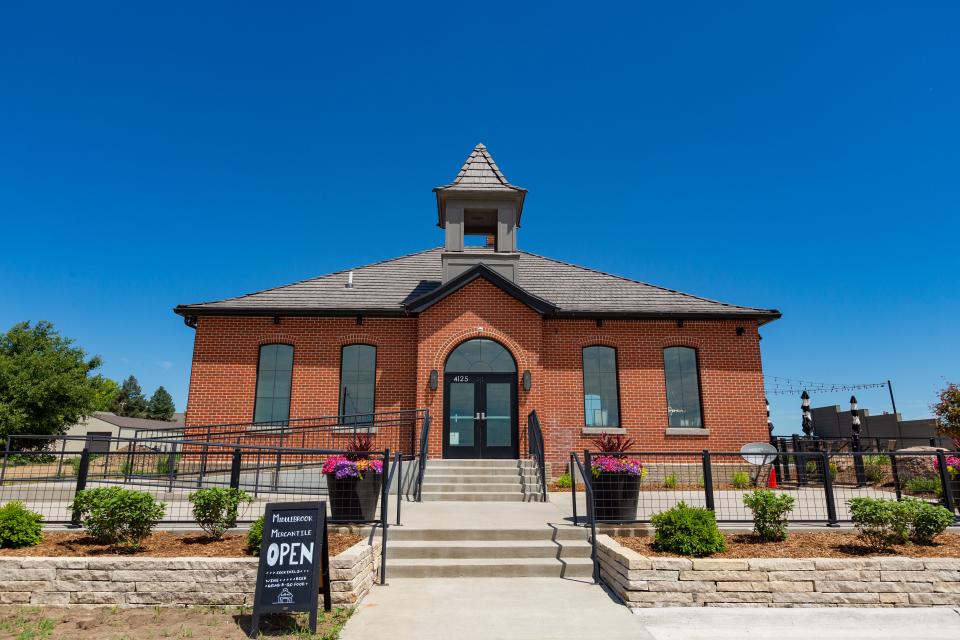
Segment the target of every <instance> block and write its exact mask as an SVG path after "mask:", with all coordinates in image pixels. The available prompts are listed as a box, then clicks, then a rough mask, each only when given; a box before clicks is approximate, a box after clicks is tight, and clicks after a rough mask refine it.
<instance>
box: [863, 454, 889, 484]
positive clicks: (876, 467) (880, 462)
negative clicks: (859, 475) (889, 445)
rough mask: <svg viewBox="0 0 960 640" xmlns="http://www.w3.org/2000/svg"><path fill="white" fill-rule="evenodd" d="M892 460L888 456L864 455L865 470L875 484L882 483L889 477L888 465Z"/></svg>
mask: <svg viewBox="0 0 960 640" xmlns="http://www.w3.org/2000/svg"><path fill="white" fill-rule="evenodd" d="M888 464H890V460H889V459H888V458H887V457H886V456H864V457H863V471H864V473H865V474H866V476H867V480H869V481H870V482H871V483H873V484H881V483H882V482H883V481H884V479H886V477H887V465H888Z"/></svg>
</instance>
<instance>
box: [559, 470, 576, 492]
mask: <svg viewBox="0 0 960 640" xmlns="http://www.w3.org/2000/svg"><path fill="white" fill-rule="evenodd" d="M555 484H556V485H557V487H559V488H561V489H569V488H570V487H571V486H573V481H572V480H571V479H570V474H569V473H562V474H560V477H559V478H557V481H556V483H555Z"/></svg>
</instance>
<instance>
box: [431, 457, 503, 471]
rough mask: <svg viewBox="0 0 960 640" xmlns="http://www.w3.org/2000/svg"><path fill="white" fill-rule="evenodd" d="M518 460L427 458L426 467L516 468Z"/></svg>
mask: <svg viewBox="0 0 960 640" xmlns="http://www.w3.org/2000/svg"><path fill="white" fill-rule="evenodd" d="M519 464H520V463H519V461H517V460H459V459H447V460H428V461H427V468H428V469H432V468H440V467H477V468H487V469H517V468H519Z"/></svg>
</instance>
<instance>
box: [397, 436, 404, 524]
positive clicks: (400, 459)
mask: <svg viewBox="0 0 960 640" xmlns="http://www.w3.org/2000/svg"><path fill="white" fill-rule="evenodd" d="M402 489H403V455H402V454H401V453H400V452H399V451H397V526H398V527H399V526H400V503H401V502H403V494H402V492H401V491H402Z"/></svg>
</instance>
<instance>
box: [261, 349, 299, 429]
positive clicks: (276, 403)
mask: <svg viewBox="0 0 960 640" xmlns="http://www.w3.org/2000/svg"><path fill="white" fill-rule="evenodd" d="M292 378H293V347H292V346H291V345H289V344H265V345H263V346H262V347H260V361H259V364H258V365H257V395H256V400H255V402H254V405H253V421H254V422H280V421H283V420H287V419H289V418H290V381H291V379H292Z"/></svg>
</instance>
